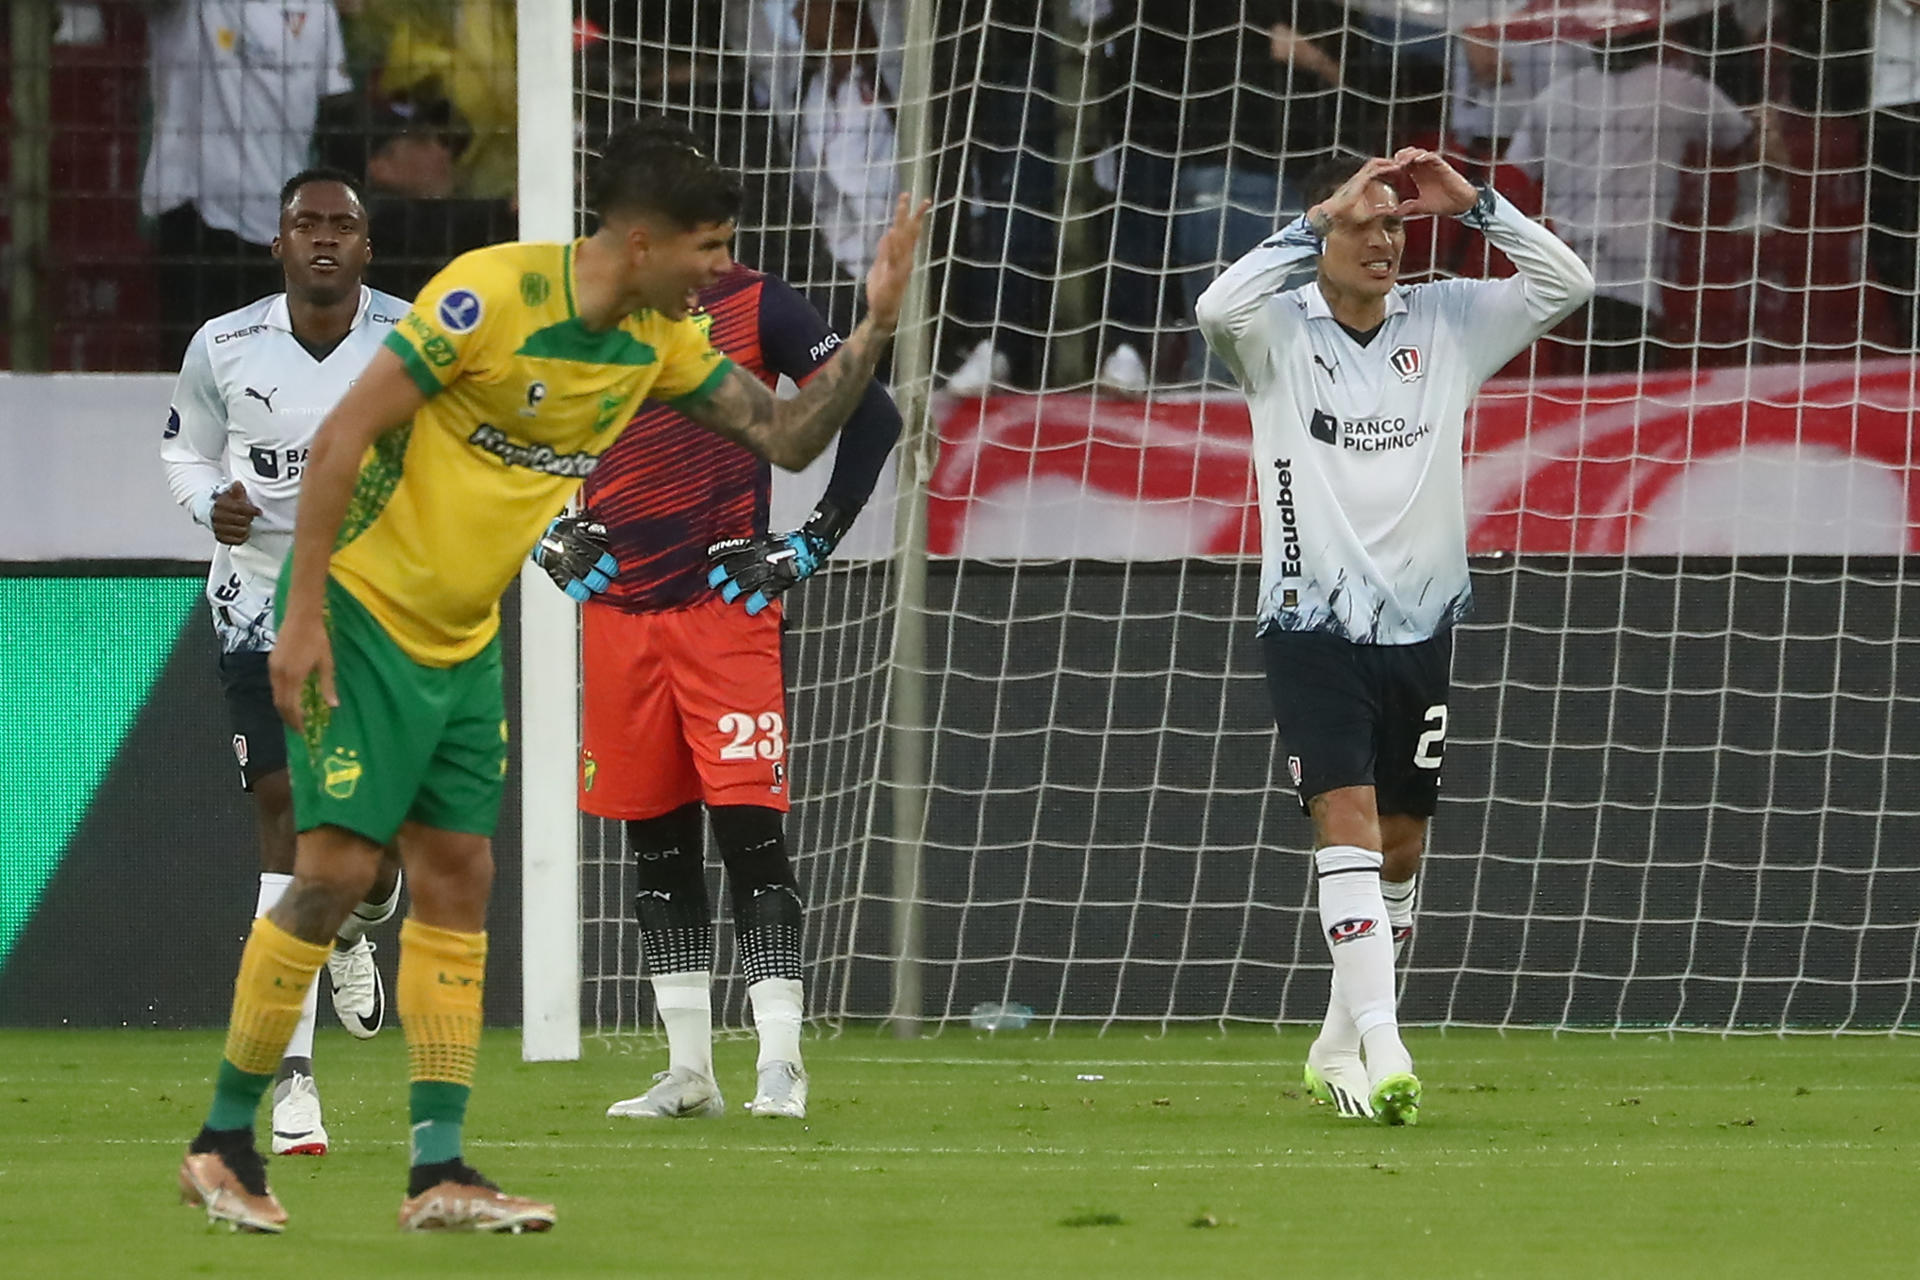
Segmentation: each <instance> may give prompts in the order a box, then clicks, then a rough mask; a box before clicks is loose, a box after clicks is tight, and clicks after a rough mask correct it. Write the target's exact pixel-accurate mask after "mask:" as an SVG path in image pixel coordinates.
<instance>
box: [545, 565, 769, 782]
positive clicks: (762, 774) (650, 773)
mask: <svg viewBox="0 0 1920 1280" xmlns="http://www.w3.org/2000/svg"><path fill="white" fill-rule="evenodd" d="M582 614H583V616H582V619H581V632H582V634H581V661H582V672H583V677H584V678H583V682H582V683H583V691H582V698H581V702H582V705H583V714H582V717H581V721H582V723H581V731H580V807H581V809H583V810H585V811H586V812H588V813H591V814H595V815H598V816H599V817H602V818H655V817H658V816H660V815H661V814H663V813H669V812H671V811H672V810H674V809H678V808H680V807H681V806H682V805H686V804H691V803H693V802H694V801H696V800H704V801H705V802H706V803H707V804H709V805H728V804H751V805H759V806H761V807H763V808H768V809H778V810H780V811H781V812H783V813H784V812H785V811H786V808H787V687H786V677H785V674H784V672H782V670H781V667H780V606H779V605H778V604H775V605H773V606H772V607H770V608H768V609H765V610H762V611H761V613H760V614H759V615H758V616H757V617H748V616H747V611H746V610H745V609H743V608H741V607H740V606H739V605H738V604H727V603H725V602H724V601H722V600H721V599H720V598H719V596H717V595H716V596H710V597H708V598H707V599H705V600H702V601H701V602H700V603H698V604H694V605H690V606H688V607H687V608H685V609H672V610H667V611H664V612H659V613H626V612H623V611H621V610H619V609H615V608H613V607H611V606H609V605H599V604H589V605H587V606H586V607H585V608H584V609H583V610H582Z"/></svg>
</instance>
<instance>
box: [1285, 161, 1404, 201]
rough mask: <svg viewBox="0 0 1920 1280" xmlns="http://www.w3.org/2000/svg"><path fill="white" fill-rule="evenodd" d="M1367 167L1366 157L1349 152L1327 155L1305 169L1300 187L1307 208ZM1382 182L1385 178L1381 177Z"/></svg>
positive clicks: (1329, 195) (1344, 184)
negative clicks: (1304, 196) (1304, 175)
mask: <svg viewBox="0 0 1920 1280" xmlns="http://www.w3.org/2000/svg"><path fill="white" fill-rule="evenodd" d="M1366 167H1367V158H1366V157H1365V156H1357V155H1354V154H1352V153H1351V152H1346V153H1341V154H1336V155H1331V156H1328V157H1327V158H1326V159H1325V160H1322V161H1321V162H1320V163H1319V164H1317V165H1315V166H1313V168H1311V169H1309V170H1307V176H1306V177H1304V178H1302V179H1301V180H1300V188H1301V190H1302V191H1303V192H1304V193H1305V194H1306V200H1307V208H1309V209H1311V208H1313V207H1314V206H1315V205H1317V204H1319V203H1321V202H1322V201H1324V200H1327V199H1330V198H1331V197H1332V195H1333V193H1334V192H1336V191H1338V190H1339V189H1340V188H1342V187H1344V186H1346V185H1347V180H1348V179H1349V178H1351V177H1353V175H1354V174H1356V173H1358V172H1360V171H1361V170H1362V169H1364V168H1366ZM1381 181H1382V182H1385V181H1386V179H1385V178H1382V179H1381Z"/></svg>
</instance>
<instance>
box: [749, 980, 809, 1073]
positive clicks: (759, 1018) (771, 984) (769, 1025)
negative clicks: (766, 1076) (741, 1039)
mask: <svg viewBox="0 0 1920 1280" xmlns="http://www.w3.org/2000/svg"><path fill="white" fill-rule="evenodd" d="M747 999H748V1001H750V1002H751V1003H752V1005H753V1027H754V1030H756V1031H758V1032H759V1033H760V1061H759V1064H758V1067H765V1066H766V1065H767V1064H768V1063H770V1062H791V1063H792V1064H793V1065H794V1066H796V1067H797V1066H799V1065H800V1023H801V1020H802V1019H804V1018H805V1017H806V1012H807V1011H806V1000H805V996H804V994H803V988H802V987H801V984H800V979H798V978H762V979H760V981H758V982H756V983H754V984H753V985H752V986H750V987H748V988H747ZM758 1067H756V1069H758Z"/></svg>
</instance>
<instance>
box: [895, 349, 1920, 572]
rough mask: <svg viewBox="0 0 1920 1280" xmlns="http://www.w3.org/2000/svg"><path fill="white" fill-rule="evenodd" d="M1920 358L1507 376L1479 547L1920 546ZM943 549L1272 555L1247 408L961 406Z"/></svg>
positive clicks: (1208, 402) (1479, 462)
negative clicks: (1259, 507) (1259, 510)
mask: <svg viewBox="0 0 1920 1280" xmlns="http://www.w3.org/2000/svg"><path fill="white" fill-rule="evenodd" d="M1917 412H1920V362H1917V361H1914V360H1879V361H1869V362H1865V363H1854V362H1851V361H1849V362H1844V363H1831V364H1808V365H1794V364H1781V365H1755V366H1752V367H1746V368H1732V369H1703V370H1700V371H1699V372H1698V373H1687V372H1675V373H1657V374H1651V375H1648V376H1647V377H1646V378H1645V379H1644V381H1643V380H1642V379H1640V378H1636V377H1633V376H1630V375H1629V376H1622V377H1607V378H1552V379H1535V380H1533V381H1532V382H1526V381H1520V380H1509V381H1504V382H1492V383H1489V384H1488V385H1487V386H1486V387H1485V388H1484V389H1483V390H1482V391H1481V394H1480V397H1479V399H1478V401H1477V402H1476V404H1475V406H1474V410H1473V413H1472V414H1471V416H1470V417H1469V419H1468V422H1467V460H1466V486H1467V519H1468V530H1469V532H1468V542H1469V545H1470V547H1471V549H1472V550H1473V551H1475V552H1490V551H1516V552H1534V553H1539V552H1559V553H1566V552H1579V553H1591V554H1613V555H1618V554H1625V553H1636V554H1644V555H1674V554H1701V555H1732V554H1747V555H1753V554H1762V555H1772V554H1810V555H1840V554H1856V555H1858V554H1896V553H1902V552H1907V551H1920V469H1917V468H1916V465H1915V445H1914V441H1913V428H1914V425H1915V417H1916V413H1917ZM940 438H941V452H940V463H939V466H938V468H937V469H936V470H935V472H934V477H933V486H932V500H931V505H930V507H929V511H928V527H929V536H930V541H931V549H932V551H933V553H934V554H935V555H939V556H959V557H966V558H969V559H989V560H1002V559H1008V560H1010V559H1023V560H1035V559H1069V558H1090V559H1107V560H1171V559H1182V558H1186V557H1194V556H1233V555H1257V554H1258V553H1259V521H1258V519H1257V518H1256V512H1255V510H1254V503H1255V501H1256V499H1255V496H1254V490H1253V472H1252V468H1251V466H1250V465H1249V451H1250V447H1251V439H1252V437H1251V428H1250V425H1249V422H1248V418H1247V408H1246V403H1245V402H1244V401H1243V400H1242V399H1241V398H1240V397H1239V396H1237V395H1232V394H1229V393H1225V392H1221V393H1216V394H1211V395H1205V396H1188V397H1175V398H1167V399H1155V400H1152V401H1128V400H1118V399H1113V398H1109V397H1099V396H1089V395H1044V396H1042V395H1029V396H994V397H989V398H987V399H984V400H958V401H952V402H949V403H948V404H947V405H946V406H945V409H944V416H943V418H942V421H941V426H940Z"/></svg>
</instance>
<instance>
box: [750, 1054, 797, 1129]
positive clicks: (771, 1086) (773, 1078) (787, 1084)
mask: <svg viewBox="0 0 1920 1280" xmlns="http://www.w3.org/2000/svg"><path fill="white" fill-rule="evenodd" d="M747 1114H748V1115H750V1116H763V1117H767V1118H770V1119H771V1118H781V1119H787V1120H805V1119H806V1118H807V1073H806V1072H805V1071H802V1070H801V1069H800V1064H799V1063H797V1062H769V1063H768V1064H767V1065H766V1066H764V1067H762V1068H760V1083H759V1085H758V1086H757V1087H756V1088H755V1090H754V1094H753V1101H752V1102H749V1103H748V1104H747Z"/></svg>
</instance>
